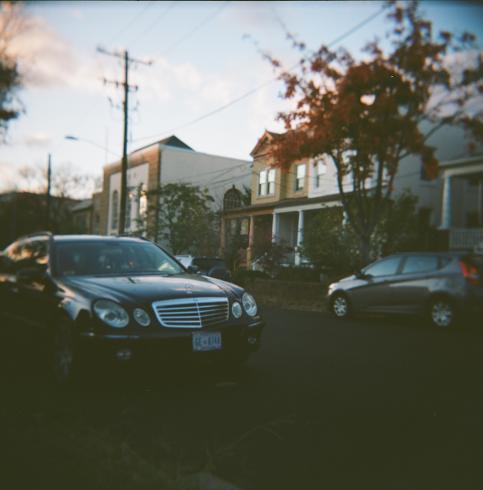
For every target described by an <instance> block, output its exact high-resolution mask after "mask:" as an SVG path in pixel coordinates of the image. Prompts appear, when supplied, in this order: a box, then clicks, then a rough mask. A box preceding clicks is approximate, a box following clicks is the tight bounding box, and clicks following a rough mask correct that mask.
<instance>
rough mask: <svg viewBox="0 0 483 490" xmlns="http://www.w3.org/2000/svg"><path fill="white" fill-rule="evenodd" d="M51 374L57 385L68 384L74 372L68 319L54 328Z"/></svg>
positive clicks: (71, 335) (70, 327)
mask: <svg viewBox="0 0 483 490" xmlns="http://www.w3.org/2000/svg"><path fill="white" fill-rule="evenodd" d="M52 347H53V348H52V360H51V361H52V376H53V379H54V381H55V382H56V383H57V384H59V385H66V384H68V383H69V382H70V381H71V380H72V378H73V374H74V357H75V356H74V335H73V330H72V326H71V325H70V324H69V322H68V321H61V322H60V323H59V324H58V325H57V327H56V328H55V331H54V335H53V346H52Z"/></svg>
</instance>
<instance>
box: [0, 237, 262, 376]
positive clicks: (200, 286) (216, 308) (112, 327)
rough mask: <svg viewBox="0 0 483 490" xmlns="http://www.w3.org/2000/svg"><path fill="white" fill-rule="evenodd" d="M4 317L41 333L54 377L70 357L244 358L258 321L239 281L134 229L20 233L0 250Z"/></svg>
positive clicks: (67, 367) (71, 367)
mask: <svg viewBox="0 0 483 490" xmlns="http://www.w3.org/2000/svg"><path fill="white" fill-rule="evenodd" d="M0 307H1V310H0V311H1V312H2V313H3V314H4V317H5V320H2V325H3V326H5V325H6V324H7V321H8V320H10V321H12V322H13V321H14V320H15V321H17V322H18V323H20V324H22V325H29V326H34V327H36V328H37V329H38V330H39V331H40V332H42V334H43V335H44V336H45V338H46V339H47V340H49V345H50V346H51V348H50V349H49V353H50V354H49V355H50V361H51V365H52V366H53V373H54V374H55V376H56V378H57V380H58V381H61V382H63V381H67V380H68V379H69V378H71V376H72V374H73V372H74V371H75V369H76V368H77V367H78V366H79V362H81V361H83V360H87V359H88V360H89V363H90V362H91V360H92V359H93V358H94V356H95V355H97V354H100V355H101V357H102V358H104V359H111V360H128V359H131V358H132V359H136V358H138V359H146V358H147V357H149V356H150V355H152V356H153V357H154V358H158V359H159V358H162V357H165V356H166V357H168V356H170V355H172V354H175V355H176V356H178V357H180V356H182V355H183V354H186V355H188V356H189V357H197V358H198V359H199V358H210V359H213V360H215V361H219V362H220V363H224V364H236V363H240V362H242V361H244V360H245V359H246V358H247V357H248V356H249V354H250V353H251V352H253V351H255V350H256V349H257V348H258V346H259V344H260V336H261V332H262V328H263V326H264V321H263V319H262V318H261V316H260V314H259V311H258V308H257V304H256V302H255V300H254V298H253V297H252V296H251V295H250V294H248V293H247V292H245V291H244V290H243V289H242V288H240V287H238V286H236V285H234V284H230V283H227V282H224V281H221V280H218V279H213V278H206V277H203V276H200V275H197V274H191V273H190V272H188V271H187V270H186V269H184V268H183V267H182V266H180V265H179V263H178V262H176V261H175V260H174V259H173V258H172V257H171V256H170V255H169V254H168V253H167V252H165V251H164V250H162V249H161V248H159V247H158V246H157V245H155V244H154V243H152V242H150V241H148V240H144V239H141V238H133V237H103V236H89V235H84V236H67V235H66V236H52V235H51V234H38V235H34V236H28V237H25V238H22V239H19V240H18V241H17V242H15V243H13V244H12V245H10V246H9V247H8V248H7V249H6V250H5V251H4V252H2V254H1V255H0Z"/></svg>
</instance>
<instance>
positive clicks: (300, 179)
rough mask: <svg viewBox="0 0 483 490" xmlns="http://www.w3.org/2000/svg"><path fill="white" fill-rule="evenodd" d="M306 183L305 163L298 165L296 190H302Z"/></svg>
mask: <svg viewBox="0 0 483 490" xmlns="http://www.w3.org/2000/svg"><path fill="white" fill-rule="evenodd" d="M304 184H305V163H301V164H300V165H297V172H296V178H295V190H296V191H301V190H302V189H303V188H304Z"/></svg>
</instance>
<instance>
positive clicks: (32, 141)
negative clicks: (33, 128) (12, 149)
mask: <svg viewBox="0 0 483 490" xmlns="http://www.w3.org/2000/svg"><path fill="white" fill-rule="evenodd" d="M51 142H52V138H51V137H50V136H49V135H48V134H46V133H42V132H36V133H32V134H30V135H28V136H27V137H26V138H25V144H26V145H27V146H32V147H46V146H49V145H50V143H51Z"/></svg>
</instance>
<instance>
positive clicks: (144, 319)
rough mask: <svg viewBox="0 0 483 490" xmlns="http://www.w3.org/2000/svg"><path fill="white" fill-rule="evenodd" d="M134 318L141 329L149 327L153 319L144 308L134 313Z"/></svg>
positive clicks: (137, 309)
mask: <svg viewBox="0 0 483 490" xmlns="http://www.w3.org/2000/svg"><path fill="white" fill-rule="evenodd" d="M133 317H134V319H135V320H136V321H137V322H138V323H139V325H141V327H149V325H150V323H151V318H150V317H149V315H148V314H147V313H146V312H145V311H144V310H143V309H142V308H136V309H135V310H134V311H133Z"/></svg>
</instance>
